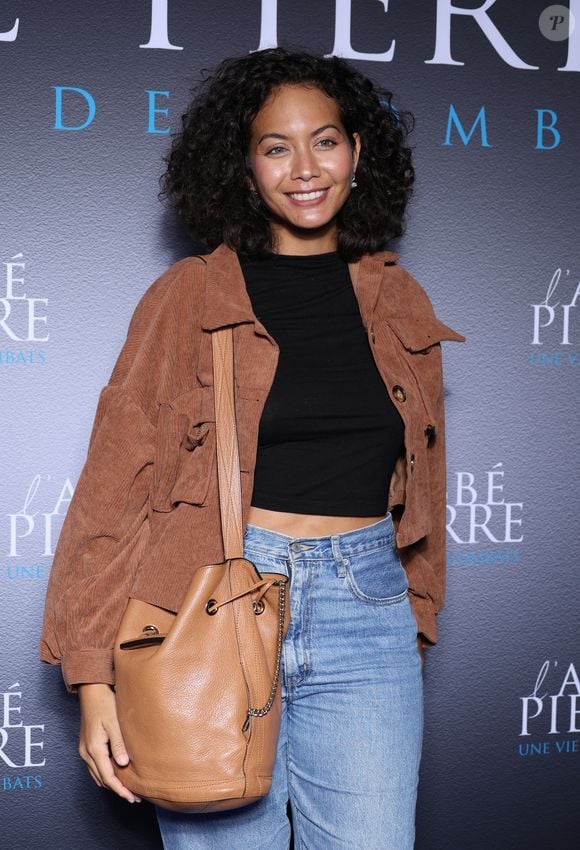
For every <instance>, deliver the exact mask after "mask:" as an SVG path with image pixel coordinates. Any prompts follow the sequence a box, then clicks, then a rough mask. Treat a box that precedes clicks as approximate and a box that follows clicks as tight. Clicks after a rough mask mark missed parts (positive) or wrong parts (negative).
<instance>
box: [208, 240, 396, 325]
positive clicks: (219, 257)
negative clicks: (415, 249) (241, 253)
mask: <svg viewBox="0 0 580 850" xmlns="http://www.w3.org/2000/svg"><path fill="white" fill-rule="evenodd" d="M398 257H399V254H396V253H394V252H393V251H379V252H377V253H376V254H365V255H364V256H363V257H361V259H360V260H359V261H357V262H356V263H349V264H348V267H349V270H350V276H351V278H352V281H353V287H354V291H355V294H356V296H357V299H358V302H359V309H360V312H361V316H362V319H363V323H364V325H365V327H366V326H367V325H368V322H369V320H370V317H371V315H372V313H373V310H374V308H375V304H376V302H377V298H378V295H379V287H380V283H381V278H382V273H383V268H384V266H385V263H389V264H391V263H393V262H395V261H396V260H397V259H398ZM203 259H204V260H205V262H206V263H207V272H206V286H205V295H204V305H203V315H202V327H203V328H204V330H208V331H212V330H214V329H215V328H221V327H224V326H225V325H238V324H241V323H244V322H256V321H257V320H256V316H255V314H254V311H253V310H252V304H251V301H250V297H249V295H248V293H247V290H246V284H245V281H244V276H243V273H242V268H241V266H240V262H239V260H238V255H237V254H236V252H235V251H234V250H233V249H232V248H230V247H228V246H227V245H226V244H225V243H222V244H221V245H219V246H218V247H217V248H216V249H215V250H214V251H212V253H211V254H206V255H205V256H204V257H203Z"/></svg>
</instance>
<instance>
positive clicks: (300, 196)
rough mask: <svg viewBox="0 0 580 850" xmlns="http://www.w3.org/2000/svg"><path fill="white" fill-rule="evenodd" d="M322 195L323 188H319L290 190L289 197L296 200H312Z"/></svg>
mask: <svg viewBox="0 0 580 850" xmlns="http://www.w3.org/2000/svg"><path fill="white" fill-rule="evenodd" d="M322 195H324V190H323V189H319V190H318V191H316V192H290V197H291V198H296V200H297V201H313V200H314V199H315V198H320V197H322Z"/></svg>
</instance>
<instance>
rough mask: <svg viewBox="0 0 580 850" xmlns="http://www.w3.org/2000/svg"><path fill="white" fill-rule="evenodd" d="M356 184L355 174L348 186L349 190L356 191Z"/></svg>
mask: <svg viewBox="0 0 580 850" xmlns="http://www.w3.org/2000/svg"><path fill="white" fill-rule="evenodd" d="M357 186H358V183H357V182H356V173H355V174H353V175H352V182H351V184H350V188H351V189H356V187H357Z"/></svg>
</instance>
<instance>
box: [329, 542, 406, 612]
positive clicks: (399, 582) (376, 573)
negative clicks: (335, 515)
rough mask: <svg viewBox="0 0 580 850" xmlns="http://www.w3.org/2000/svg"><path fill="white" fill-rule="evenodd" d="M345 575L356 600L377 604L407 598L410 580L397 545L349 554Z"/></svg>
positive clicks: (385, 603)
mask: <svg viewBox="0 0 580 850" xmlns="http://www.w3.org/2000/svg"><path fill="white" fill-rule="evenodd" d="M344 564H345V568H346V577H347V581H348V584H349V587H350V590H351V591H352V593H353V594H354V596H356V598H357V599H360V600H362V601H363V602H367V603H369V604H374V605H392V604H394V603H397V602H402V601H403V600H404V599H406V598H407V594H408V590H409V581H408V579H407V573H406V571H405V568H404V566H403V565H402V563H401V560H400V558H399V555H398V553H397V551H396V549H395V548H394V546H380V547H379V548H377V549H370V550H364V551H361V552H354V553H350V554H349V555H348V557H345V559H344Z"/></svg>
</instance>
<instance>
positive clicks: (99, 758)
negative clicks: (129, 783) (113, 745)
mask: <svg viewBox="0 0 580 850" xmlns="http://www.w3.org/2000/svg"><path fill="white" fill-rule="evenodd" d="M94 759H95V762H96V765H97V769H98V772H99V776H100V777H101V779H102V781H103V783H104V785H105V786H106V787H107V788H109V790H111V791H114V792H115V794H118V795H119V797H123V799H124V800H128V801H129V802H130V803H136V802H137V796H136V794H134V793H133V792H132V791H131V789H130V788H127V787H126V786H125V785H123V783H122V782H121V780H120V779H119V778H118V777H117V776H116V775H115V772H114V771H113V763H112V761H111V758H110V756H109V755H108V754H107V755H105V754H103V753H102V752H100V753H99V754H96V753H95V755H94Z"/></svg>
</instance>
